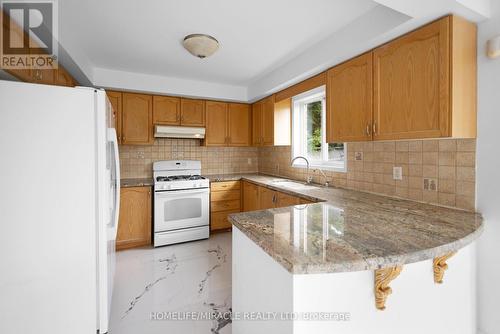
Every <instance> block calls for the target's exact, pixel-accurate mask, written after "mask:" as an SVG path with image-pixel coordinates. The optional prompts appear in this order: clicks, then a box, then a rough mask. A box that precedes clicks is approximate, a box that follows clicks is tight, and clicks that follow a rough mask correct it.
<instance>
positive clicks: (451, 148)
mask: <svg viewBox="0 0 500 334" xmlns="http://www.w3.org/2000/svg"><path fill="white" fill-rule="evenodd" d="M456 150H457V141H456V140H454V139H445V140H440V141H439V151H440V152H443V151H446V152H456Z"/></svg>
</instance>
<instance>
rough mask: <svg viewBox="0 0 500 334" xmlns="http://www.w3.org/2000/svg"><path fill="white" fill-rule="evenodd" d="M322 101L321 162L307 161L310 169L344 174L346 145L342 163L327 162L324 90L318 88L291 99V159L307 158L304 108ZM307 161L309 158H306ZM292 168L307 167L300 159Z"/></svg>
mask: <svg viewBox="0 0 500 334" xmlns="http://www.w3.org/2000/svg"><path fill="white" fill-rule="evenodd" d="M316 101H322V102H323V103H322V104H321V105H322V107H323V110H322V117H321V135H322V138H321V142H322V144H321V153H322V160H309V166H310V168H320V169H324V170H333V171H337V172H346V170H347V145H345V144H344V162H343V163H340V162H333V161H328V143H327V142H326V89H325V86H324V85H323V86H320V87H317V88H314V89H311V90H309V91H307V92H304V93H301V94H299V95H296V96H294V97H293V99H292V159H293V158H294V157H296V156H305V157H306V158H308V157H307V141H306V140H305V138H306V135H307V134H306V133H307V132H306V131H307V122H306V121H305V117H306V112H305V106H306V105H307V104H309V103H312V102H316ZM308 159H309V158H308ZM293 167H297V168H306V167H307V165H306V163H305V161H303V160H302V159H299V160H296V161H295V162H294V163H293Z"/></svg>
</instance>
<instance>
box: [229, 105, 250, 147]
mask: <svg viewBox="0 0 500 334" xmlns="http://www.w3.org/2000/svg"><path fill="white" fill-rule="evenodd" d="M227 114H228V117H227V122H228V126H227V134H228V138H229V139H228V145H229V146H250V139H251V126H250V117H251V111H250V105H248V104H244V103H229V105H228V110H227Z"/></svg>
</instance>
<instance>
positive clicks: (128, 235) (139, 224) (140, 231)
mask: <svg viewBox="0 0 500 334" xmlns="http://www.w3.org/2000/svg"><path fill="white" fill-rule="evenodd" d="M151 226H152V217H151V187H130V188H122V189H121V192H120V219H119V223H118V235H117V238H116V249H117V250H120V249H126V248H133V247H139V246H146V245H149V244H151Z"/></svg>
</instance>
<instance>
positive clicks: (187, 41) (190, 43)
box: [182, 34, 219, 58]
mask: <svg viewBox="0 0 500 334" xmlns="http://www.w3.org/2000/svg"><path fill="white" fill-rule="evenodd" d="M182 44H183V45H184V48H186V50H188V51H189V53H191V54H192V55H193V56H196V57H198V58H206V57H209V56H211V55H213V54H214V53H215V51H217V49H218V48H219V41H217V40H216V39H215V38H213V37H212V36H209V35H205V34H191V35H187V36H186V37H184V41H183V42H182Z"/></svg>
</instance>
